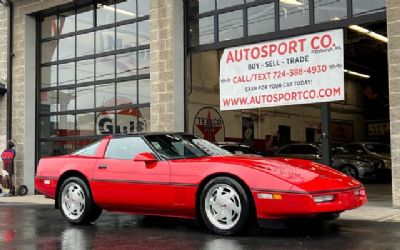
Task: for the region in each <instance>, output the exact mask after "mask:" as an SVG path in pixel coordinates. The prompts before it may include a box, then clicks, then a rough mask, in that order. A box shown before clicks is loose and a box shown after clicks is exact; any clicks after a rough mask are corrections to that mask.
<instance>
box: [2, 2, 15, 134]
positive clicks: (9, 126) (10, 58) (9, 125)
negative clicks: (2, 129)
mask: <svg viewBox="0 0 400 250" xmlns="http://www.w3.org/2000/svg"><path fill="white" fill-rule="evenodd" d="M4 6H5V7H8V37H7V141H8V140H11V139H12V92H13V91H12V90H13V89H12V86H13V84H12V77H13V75H12V72H13V68H12V67H13V57H14V54H13V12H14V11H13V4H12V2H11V1H6V3H5V5H4Z"/></svg>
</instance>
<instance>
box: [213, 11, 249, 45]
mask: <svg viewBox="0 0 400 250" xmlns="http://www.w3.org/2000/svg"><path fill="white" fill-rule="evenodd" d="M218 24H219V30H218V34H219V41H225V40H231V39H236V38H241V37H243V10H236V11H232V12H228V13H224V14H220V15H219V16H218Z"/></svg>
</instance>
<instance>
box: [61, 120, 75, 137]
mask: <svg viewBox="0 0 400 250" xmlns="http://www.w3.org/2000/svg"><path fill="white" fill-rule="evenodd" d="M74 135H75V115H59V116H58V136H60V137H65V136H74Z"/></svg>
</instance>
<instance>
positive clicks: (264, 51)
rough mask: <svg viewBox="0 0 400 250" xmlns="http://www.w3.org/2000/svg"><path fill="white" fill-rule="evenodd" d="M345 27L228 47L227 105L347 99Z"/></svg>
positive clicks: (223, 92) (224, 60) (223, 98)
mask: <svg viewBox="0 0 400 250" xmlns="http://www.w3.org/2000/svg"><path fill="white" fill-rule="evenodd" d="M343 46H344V45H343V30H331V31H326V32H320V33H315V34H311V35H304V36H298V37H293V38H289V39H283V40H276V41H270V42H265V43H259V44H253V45H246V46H242V47H235V48H229V49H225V51H224V54H223V55H222V57H221V61H220V106H221V107H220V108H221V110H237V109H252V108H263V107H276V106H283V105H295V104H310V103H319V102H333V101H341V100H344V96H345V95H344V68H343V65H344V47H343Z"/></svg>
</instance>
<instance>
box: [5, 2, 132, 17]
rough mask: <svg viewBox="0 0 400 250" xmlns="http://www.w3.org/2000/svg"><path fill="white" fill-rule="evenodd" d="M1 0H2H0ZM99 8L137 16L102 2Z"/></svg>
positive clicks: (98, 5)
mask: <svg viewBox="0 0 400 250" xmlns="http://www.w3.org/2000/svg"><path fill="white" fill-rule="evenodd" d="M0 1H1V0H0ZM97 8H98V9H100V8H103V9H105V10H109V11H112V12H114V10H116V11H117V12H118V13H120V14H122V15H127V16H131V17H136V14H135V13H132V12H130V11H126V10H121V9H118V8H114V7H111V6H108V5H105V4H100V3H99V4H97Z"/></svg>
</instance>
